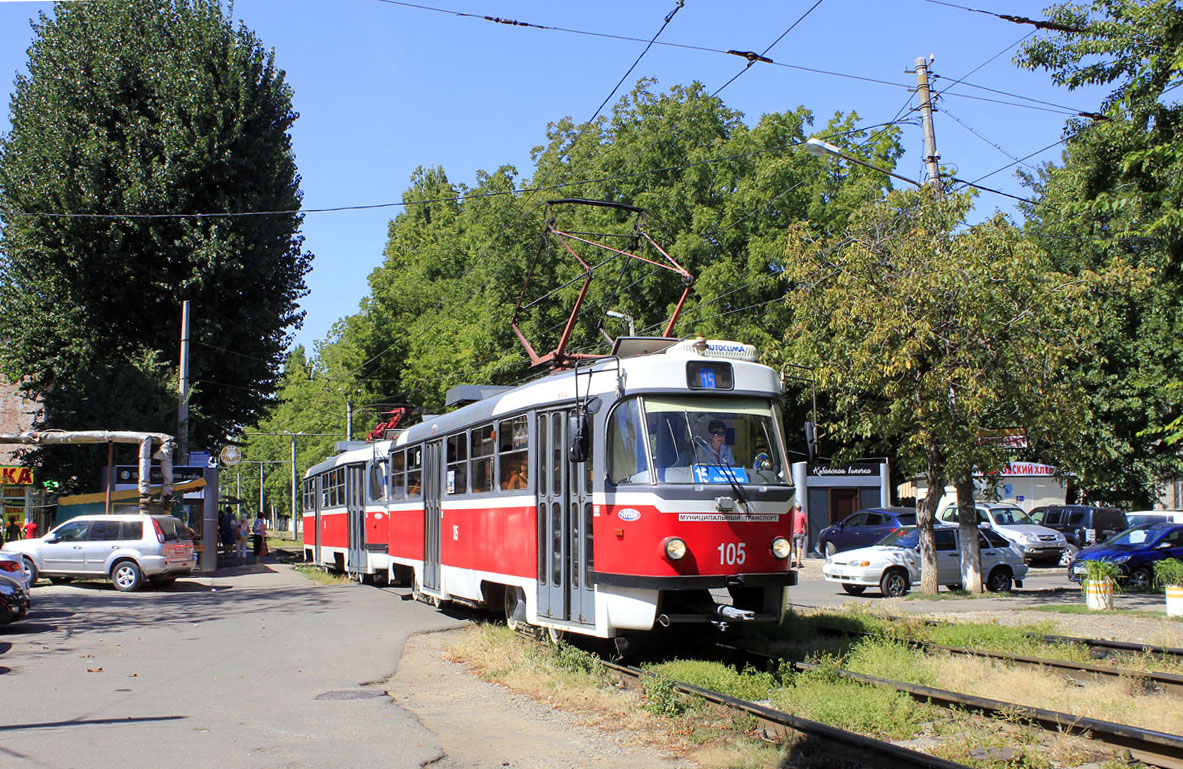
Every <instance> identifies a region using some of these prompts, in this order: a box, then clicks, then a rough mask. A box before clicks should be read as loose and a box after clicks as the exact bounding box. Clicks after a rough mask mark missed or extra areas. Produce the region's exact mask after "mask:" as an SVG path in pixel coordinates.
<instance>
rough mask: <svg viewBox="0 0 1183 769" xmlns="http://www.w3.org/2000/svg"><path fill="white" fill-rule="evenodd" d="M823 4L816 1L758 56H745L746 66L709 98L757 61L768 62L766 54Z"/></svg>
mask: <svg viewBox="0 0 1183 769" xmlns="http://www.w3.org/2000/svg"><path fill="white" fill-rule="evenodd" d="M823 2H825V0H817V2H815V3H814V4H813V5H811V6H810V7H809V10H807V11H806V12H805V13H803V14H801V15H800V16H798V17H797V20H796V21H794V22H793V23H792V24H790V25H789V28H788V29H786V30H785V31H784V32H781V33H780V37H778V38H777V39H775V40H773V41H772V44H771V45H769V46H768V47H767V48H765V49H764V50H763V51H761V52H760V54H759V55H758V56H750V55H749V56H747V60H748V63H747V66H745V67H744V68H743V69H741V70H740V71H739V72H736V73H735V74H734V75H732V77H731V79H730V80H728V81H727V82H726V83H724V84H723V85H721V86H719V87H718V88H717V89H715V92H714V93H713V94H711V96H718V95H719V94H720V93H721V92H722V91H723V89H724V88H726V87H727V86H729V85H731V84H732V83H734V82H735V81H736V80H738V79H739V78H740V76H741V75H743V74H744V73H745V72H747V71H748V70H749V69H751V68H752V65H753V64H755V63H756V62H757V61H768V52H769V51H771V50H772V49H773V48H775V47H776V45H777V43H779V42H780V41H781V40H784V39H785V37H786V36H787V35H788V34H789V33H790V32H792V31H793V30H794V29H795V28H796V27H797V25H798V24H800V23H801V22H803V21H805V17H806V16H808V15H809V14H811V13H813V12H814V11H815V10H816V9H817V7H818V6H819V5H821V4H822V3H823Z"/></svg>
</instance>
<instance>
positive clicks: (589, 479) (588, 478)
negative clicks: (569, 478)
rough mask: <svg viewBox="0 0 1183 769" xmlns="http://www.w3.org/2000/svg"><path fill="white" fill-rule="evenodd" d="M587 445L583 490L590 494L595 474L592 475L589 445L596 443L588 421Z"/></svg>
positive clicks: (591, 451)
mask: <svg viewBox="0 0 1183 769" xmlns="http://www.w3.org/2000/svg"><path fill="white" fill-rule="evenodd" d="M587 445H588V447H589V448H588V452H587V460H586V461H584V463H583V484H584V491H586V492H587V493H588V494H591V493H592V484H593V482H594V481H595V476H593V475H592V453H593V450H592V448H591V447H594V446H595V445H596V441H595V434H594V433H593V432H592V427H591V424H590V422H589V424H588V426H587Z"/></svg>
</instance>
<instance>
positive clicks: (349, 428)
mask: <svg viewBox="0 0 1183 769" xmlns="http://www.w3.org/2000/svg"><path fill="white" fill-rule="evenodd" d="M345 440H347V441H351V440H353V401H351V400H347V401H345Z"/></svg>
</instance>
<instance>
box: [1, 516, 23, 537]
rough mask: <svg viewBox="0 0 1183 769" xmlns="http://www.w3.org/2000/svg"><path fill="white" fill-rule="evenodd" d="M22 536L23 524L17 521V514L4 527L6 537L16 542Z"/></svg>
mask: <svg viewBox="0 0 1183 769" xmlns="http://www.w3.org/2000/svg"><path fill="white" fill-rule="evenodd" d="M20 538H21V525H20V524H19V523H17V522H16V516H15V515H14V516H12V517H10V518H9V519H8V525H7V526H5V527H4V539H5V540H7V541H9V542H16V541H17V540H18V539H20Z"/></svg>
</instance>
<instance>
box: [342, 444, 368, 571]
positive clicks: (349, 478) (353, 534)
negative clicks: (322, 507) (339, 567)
mask: <svg viewBox="0 0 1183 769" xmlns="http://www.w3.org/2000/svg"><path fill="white" fill-rule="evenodd" d="M365 481H366V477H365V466H364V465H346V466H345V515H346V519H347V521H348V528H349V553H348V557H347V559H346V563H345V572H346V573H347V574H363V573H365V571H366V567H367V563H366V492H365Z"/></svg>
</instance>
